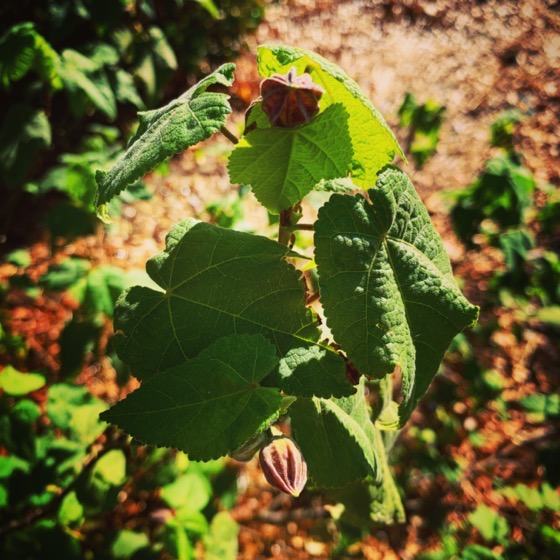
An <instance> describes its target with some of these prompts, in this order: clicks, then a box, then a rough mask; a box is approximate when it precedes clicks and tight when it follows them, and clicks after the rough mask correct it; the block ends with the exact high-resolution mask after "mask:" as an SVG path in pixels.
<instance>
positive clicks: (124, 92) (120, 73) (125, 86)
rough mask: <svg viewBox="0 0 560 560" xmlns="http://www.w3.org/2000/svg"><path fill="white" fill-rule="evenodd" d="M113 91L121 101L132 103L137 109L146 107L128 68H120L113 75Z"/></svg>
mask: <svg viewBox="0 0 560 560" xmlns="http://www.w3.org/2000/svg"><path fill="white" fill-rule="evenodd" d="M110 79H111V81H112V85H113V91H114V92H115V96H116V98H117V101H118V102H119V103H131V104H132V105H134V106H135V107H136V108H137V109H144V108H145V104H144V101H142V98H141V97H140V95H139V94H138V90H137V89H136V85H135V83H134V78H133V77H132V75H131V74H129V73H128V72H127V71H126V70H123V69H122V68H118V69H117V71H116V72H115V73H114V74H112V75H111V78H110Z"/></svg>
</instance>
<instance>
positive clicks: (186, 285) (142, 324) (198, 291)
mask: <svg viewBox="0 0 560 560" xmlns="http://www.w3.org/2000/svg"><path fill="white" fill-rule="evenodd" d="M287 253H288V248H287V247H285V246H283V245H280V244H278V243H276V242H274V241H271V240H269V239H266V238H264V237H260V236H256V235H250V234H247V233H242V232H237V231H232V230H227V229H222V228H219V227H216V226H212V225H210V224H205V223H202V222H196V221H195V220H185V221H184V222H181V223H179V224H177V225H176V226H175V227H174V228H173V229H172V230H171V232H170V234H169V236H168V238H167V249H166V251H165V252H163V253H160V254H159V255H156V256H155V257H153V258H152V259H150V260H149V261H148V264H147V270H148V273H149V275H150V276H151V278H153V280H155V281H156V282H157V284H159V285H160V286H161V287H162V288H163V289H165V290H166V292H165V293H163V292H158V291H155V290H151V289H147V288H139V287H134V288H132V289H131V290H130V291H128V292H127V293H126V294H124V295H123V296H121V298H120V299H119V301H118V302H117V307H116V309H115V330H116V331H117V332H118V333H119V334H117V335H116V337H115V339H114V340H115V347H116V349H117V351H118V353H119V356H120V357H121V359H122V360H123V361H124V362H126V363H127V364H128V365H129V366H130V368H131V370H132V373H133V374H134V375H136V376H137V377H139V378H141V379H148V378H149V377H151V376H153V375H154V374H156V373H157V372H158V371H163V370H165V369H167V368H170V367H172V366H175V365H178V364H181V363H183V362H184V361H185V360H186V359H188V358H194V357H195V356H196V355H197V354H198V353H199V352H200V351H201V350H202V349H204V348H206V347H207V346H208V345H209V344H210V343H212V342H213V341H215V340H216V339H218V338H219V337H221V336H225V335H228V334H234V333H236V334H262V335H263V336H265V337H266V338H268V339H269V340H270V341H271V342H273V343H274V344H275V346H276V351H277V355H278V357H279V358H280V363H279V368H278V369H277V370H275V371H274V372H273V374H272V375H271V376H269V377H267V379H266V384H267V385H273V386H276V387H279V388H280V389H282V390H283V391H285V392H286V393H287V394H292V395H302V396H312V395H317V396H323V397H328V396H331V395H333V394H334V395H336V396H342V395H347V394H350V393H351V392H353V389H352V386H351V385H350V384H349V383H348V382H347V381H346V368H345V364H344V361H343V360H342V358H341V357H340V356H339V355H338V354H336V352H334V351H333V350H332V349H331V348H330V347H329V346H328V345H327V344H326V343H323V342H320V336H321V333H320V331H319V329H318V326H317V323H316V318H315V316H314V314H313V313H312V311H311V310H309V309H307V308H306V307H305V286H304V284H303V283H302V281H301V275H300V273H299V272H298V271H297V270H296V269H295V268H294V267H293V266H291V265H290V264H288V263H287V262H286V261H285V256H286V255H287ZM119 331H120V332H119ZM242 443H243V442H242Z"/></svg>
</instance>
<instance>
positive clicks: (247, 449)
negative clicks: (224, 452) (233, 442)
mask: <svg viewBox="0 0 560 560" xmlns="http://www.w3.org/2000/svg"><path fill="white" fill-rule="evenodd" d="M268 438H269V436H268V434H267V432H266V430H265V431H264V432H261V433H260V434H257V435H256V436H254V437H252V438H251V439H250V440H248V441H246V442H245V443H244V444H243V445H242V446H241V447H238V448H237V449H236V450H235V451H232V452H231V453H230V454H229V456H230V457H231V458H232V459H235V460H236V461H242V462H243V463H246V462H247V461H250V460H251V459H252V458H253V455H254V454H255V453H256V452H257V451H258V450H259V449H260V448H261V447H262V446H263V445H264V444H265V443H266V442H267V440H268Z"/></svg>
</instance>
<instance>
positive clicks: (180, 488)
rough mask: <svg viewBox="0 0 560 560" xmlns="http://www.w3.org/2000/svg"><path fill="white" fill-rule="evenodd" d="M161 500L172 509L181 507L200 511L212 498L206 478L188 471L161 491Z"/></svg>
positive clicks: (210, 487)
mask: <svg viewBox="0 0 560 560" xmlns="http://www.w3.org/2000/svg"><path fill="white" fill-rule="evenodd" d="M161 497H162V499H163V500H164V501H165V502H166V503H167V504H169V506H171V507H172V508H175V509H178V508H181V507H183V506H185V507H188V508H189V509H190V510H195V511H200V510H202V509H204V508H205V507H206V505H207V504H208V502H209V501H210V498H211V497H212V486H211V485H210V482H209V480H208V478H207V477H205V476H203V475H201V474H199V473H197V472H190V471H188V472H187V473H186V474H184V475H182V476H180V477H178V478H176V479H175V480H174V481H173V482H171V483H170V484H167V485H165V486H164V487H163V488H162V489H161Z"/></svg>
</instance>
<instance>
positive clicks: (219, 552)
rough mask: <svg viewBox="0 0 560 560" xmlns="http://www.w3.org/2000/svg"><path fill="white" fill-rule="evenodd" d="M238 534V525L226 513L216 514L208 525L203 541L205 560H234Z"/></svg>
mask: <svg viewBox="0 0 560 560" xmlns="http://www.w3.org/2000/svg"><path fill="white" fill-rule="evenodd" d="M238 533H239V525H238V524H237V523H236V522H235V520H234V519H233V518H232V517H231V515H230V514H229V513H228V512H227V511H221V512H220V513H217V514H216V515H215V516H214V517H213V519H212V522H211V524H210V532H209V533H208V535H207V536H206V538H205V539H204V545H205V548H206V554H205V556H204V558H205V560H235V559H236V558H237V551H238V543H237V535H238Z"/></svg>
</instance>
